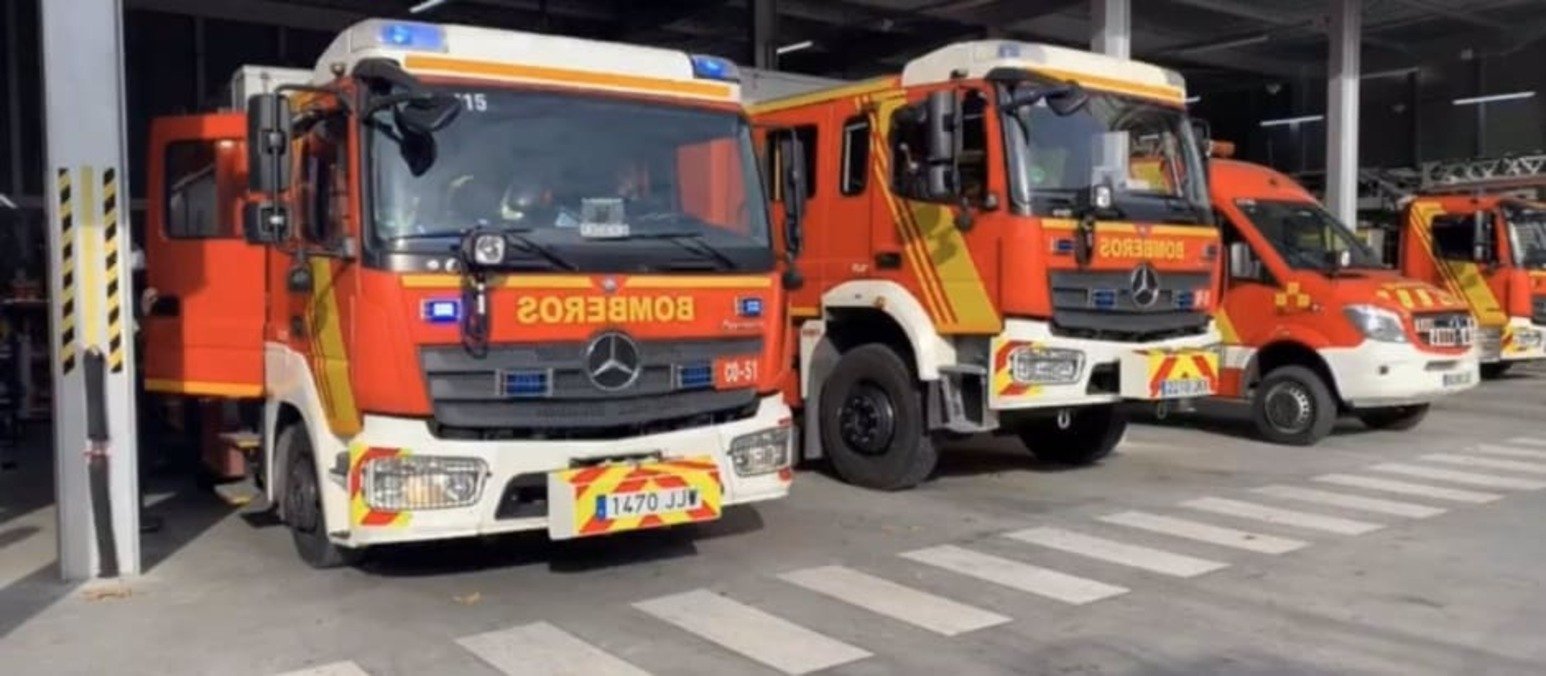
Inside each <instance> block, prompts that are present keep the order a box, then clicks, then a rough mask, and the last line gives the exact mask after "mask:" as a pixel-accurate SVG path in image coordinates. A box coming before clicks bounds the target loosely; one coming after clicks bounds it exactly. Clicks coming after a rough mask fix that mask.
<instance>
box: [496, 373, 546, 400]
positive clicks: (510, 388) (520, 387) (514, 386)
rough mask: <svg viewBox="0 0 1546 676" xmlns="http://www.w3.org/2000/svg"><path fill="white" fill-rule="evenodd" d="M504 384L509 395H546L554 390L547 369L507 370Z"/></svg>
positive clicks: (506, 393) (506, 394)
mask: <svg viewBox="0 0 1546 676" xmlns="http://www.w3.org/2000/svg"><path fill="white" fill-rule="evenodd" d="M502 385H503V386H504V391H505V396H507V397H545V396H547V395H548V394H549V393H550V392H551V391H552V382H551V380H550V379H549V378H548V372H547V371H506V372H505V373H504V382H503V383H502Z"/></svg>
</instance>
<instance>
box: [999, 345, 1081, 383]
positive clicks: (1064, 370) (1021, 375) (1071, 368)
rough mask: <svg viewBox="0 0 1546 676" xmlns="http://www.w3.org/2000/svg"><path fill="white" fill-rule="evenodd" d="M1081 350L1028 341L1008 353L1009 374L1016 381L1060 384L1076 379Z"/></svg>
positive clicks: (1077, 377) (1077, 378)
mask: <svg viewBox="0 0 1546 676" xmlns="http://www.w3.org/2000/svg"><path fill="white" fill-rule="evenodd" d="M1083 370H1084V353H1083V352H1080V351H1078V350H1064V349H1060V348H1046V347H1036V346H1032V345H1027V346H1025V347H1020V348H1016V349H1015V351H1014V352H1012V353H1010V355H1009V375H1010V377H1012V378H1014V381H1015V382H1016V383H1021V384H1029V385H1059V384H1068V383H1077V382H1079V374H1080V373H1081V372H1082V371H1083Z"/></svg>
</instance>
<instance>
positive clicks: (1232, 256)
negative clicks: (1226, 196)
mask: <svg viewBox="0 0 1546 676" xmlns="http://www.w3.org/2000/svg"><path fill="white" fill-rule="evenodd" d="M1213 218H1214V221H1216V222H1217V223H1219V225H1220V226H1221V227H1222V228H1223V233H1222V234H1223V237H1224V251H1225V252H1226V253H1225V255H1226V256H1227V257H1228V267H1227V270H1226V271H1227V272H1228V273H1229V275H1228V276H1229V278H1230V279H1232V280H1243V281H1250V282H1267V281H1270V280H1269V279H1268V275H1267V270H1266V267H1265V266H1263V265H1262V262H1261V259H1260V258H1258V257H1257V256H1256V250H1254V249H1252V248H1251V244H1250V242H1247V241H1246V240H1245V236H1244V235H1241V234H1240V229H1239V228H1237V227H1235V224H1234V222H1233V221H1230V220H1229V217H1228V216H1226V215H1224V212H1222V211H1218V210H1214V213H1213Z"/></svg>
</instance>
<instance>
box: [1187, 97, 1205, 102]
mask: <svg viewBox="0 0 1546 676" xmlns="http://www.w3.org/2000/svg"><path fill="white" fill-rule="evenodd" d="M1201 100H1202V97H1201V96H1188V97H1186V102H1187V103H1197V102H1198V101H1201Z"/></svg>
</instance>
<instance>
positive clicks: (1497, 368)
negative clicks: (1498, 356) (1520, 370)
mask: <svg viewBox="0 0 1546 676" xmlns="http://www.w3.org/2000/svg"><path fill="white" fill-rule="evenodd" d="M1513 365H1514V363H1513V362H1509V361H1495V362H1492V363H1491V364H1482V378H1485V379H1487V380H1495V379H1498V378H1502V377H1503V374H1505V373H1508V369H1509V367H1510V366H1513Z"/></svg>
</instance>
